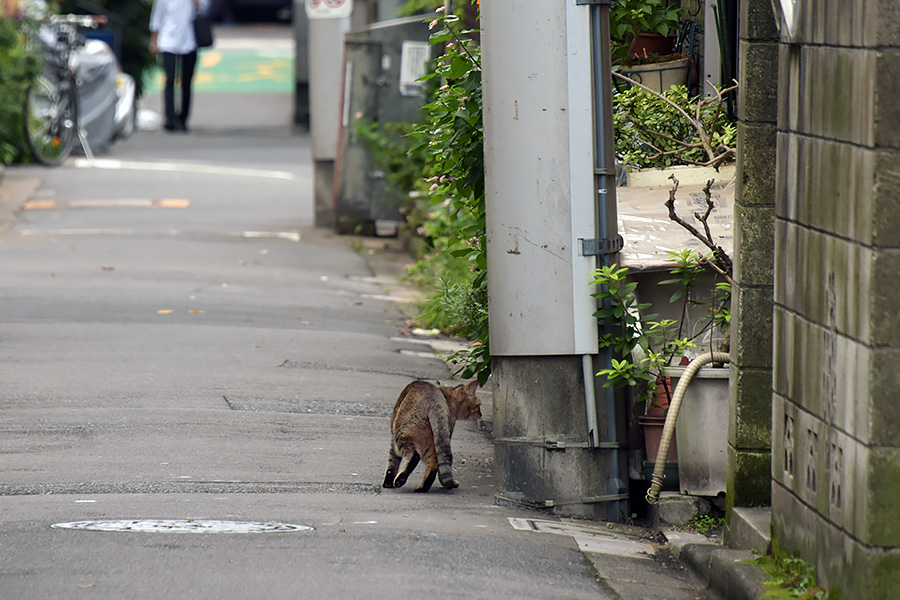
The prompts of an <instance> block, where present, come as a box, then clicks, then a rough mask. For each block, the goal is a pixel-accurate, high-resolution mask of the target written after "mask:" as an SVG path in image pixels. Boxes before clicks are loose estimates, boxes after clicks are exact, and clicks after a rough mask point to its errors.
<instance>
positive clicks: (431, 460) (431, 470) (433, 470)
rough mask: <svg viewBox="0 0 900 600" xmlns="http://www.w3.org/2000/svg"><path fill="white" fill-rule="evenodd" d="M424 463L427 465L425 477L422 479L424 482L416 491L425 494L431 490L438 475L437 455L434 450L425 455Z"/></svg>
mask: <svg viewBox="0 0 900 600" xmlns="http://www.w3.org/2000/svg"><path fill="white" fill-rule="evenodd" d="M422 461H423V462H424V463H425V475H424V476H423V477H422V481H421V482H420V483H419V485H417V486H416V488H415V490H414V491H416V492H421V493H425V492H427V491H428V490H430V489H431V485H432V484H433V483H434V477H435V475H437V474H438V469H437V466H438V463H437V455H436V454H435V452H434V449H433V448H432V449H429V450H427V451H426V452H425V453H424V456H423V457H422Z"/></svg>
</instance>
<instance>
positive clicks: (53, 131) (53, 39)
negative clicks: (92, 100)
mask: <svg viewBox="0 0 900 600" xmlns="http://www.w3.org/2000/svg"><path fill="white" fill-rule="evenodd" d="M105 22H106V19H105V17H99V16H93V15H54V16H52V17H51V18H50V21H49V23H47V24H46V25H44V26H43V27H42V28H41V30H40V31H39V32H38V35H37V41H38V42H39V43H40V45H41V47H42V49H43V51H44V52H43V53H44V56H45V59H44V68H43V71H42V73H41V74H40V75H39V76H38V77H37V79H36V80H35V81H34V83H32V85H31V86H30V88H29V89H28V92H27V94H26V96H25V113H24V114H25V140H26V141H27V143H28V147H29V148H30V149H31V152H32V153H33V154H34V156H35V158H37V159H38V160H39V161H41V162H42V163H44V164H45V165H49V166H55V165H58V164H60V163H62V162H63V161H64V160H65V159H66V158H68V156H69V155H70V154H71V153H72V149H73V148H74V146H75V140H76V139H78V140H79V141H80V142H81V146H82V148H83V150H84V153H85V156H87V157H88V159H91V158H92V154H91V150H90V146H89V145H88V141H87V135H86V134H85V132H84V130H83V129H82V128H81V126H80V125H79V123H78V93H77V85H78V84H77V79H76V74H75V68H74V66H73V65H72V55H73V53H74V52H75V51H76V50H78V48H80V47H82V46H83V45H84V43H85V39H84V36H82V35H81V33H80V29H79V28H94V27H97V26H99V25H102V24H103V23H105Z"/></svg>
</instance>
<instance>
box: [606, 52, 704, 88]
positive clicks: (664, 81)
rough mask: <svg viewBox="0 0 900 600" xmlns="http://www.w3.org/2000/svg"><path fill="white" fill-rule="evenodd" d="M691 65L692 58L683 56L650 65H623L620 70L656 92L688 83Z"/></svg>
mask: <svg viewBox="0 0 900 600" xmlns="http://www.w3.org/2000/svg"><path fill="white" fill-rule="evenodd" d="M689 65H690V59H688V58H682V59H680V60H673V61H670V62H663V63H651V64H649V65H631V66H627V67H626V66H623V67H622V68H621V69H620V70H619V72H620V73H622V75H625V76H626V77H630V78H631V79H634V80H635V81H637V82H638V83H640V84H641V85H645V86H647V87H648V88H650V89H651V90H653V91H655V92H660V93H662V92H663V91H665V90H667V89H669V88H670V87H672V86H673V85H685V84H686V83H687V74H688V66H689Z"/></svg>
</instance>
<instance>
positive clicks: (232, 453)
mask: <svg viewBox="0 0 900 600" xmlns="http://www.w3.org/2000/svg"><path fill="white" fill-rule="evenodd" d="M232 36H233V37H235V38H241V36H243V37H244V39H246V40H247V43H248V44H250V45H252V44H253V43H264V42H265V41H266V40H268V39H270V38H271V37H272V36H275V37H278V36H283V33H281V32H279V31H278V30H275V33H272V30H270V29H266V30H261V31H254V32H245V33H243V34H242V33H241V32H240V31H237V32H234V33H233V34H232ZM158 102H159V98H158V97H155V96H152V95H151V96H149V97H147V98H145V106H152V105H153V104H154V103H156V106H157V107H158ZM194 114H195V116H194V119H193V121H192V123H191V124H192V126H193V131H192V133H190V134H189V135H171V134H166V133H163V132H151V133H147V132H140V133H138V134H136V135H135V136H133V137H132V138H131V139H129V140H127V141H125V142H121V143H118V144H116V145H115V146H114V147H113V149H112V152H111V154H110V155H108V156H106V157H101V159H102V160H101V161H100V162H99V163H98V165H97V167H95V168H88V167H87V166H86V165H85V163H84V161H83V160H76V159H73V160H70V161H69V162H68V163H67V164H65V165H64V166H62V167H60V168H57V169H52V170H47V169H43V168H40V167H15V168H11V169H8V170H7V172H6V177H5V179H6V183H10V182H11V183H13V184H20V185H21V184H24V185H25V187H28V185H27V184H28V183H29V182H35V185H34V187H36V190H35V192H34V193H33V194H32V195H31V198H30V202H29V204H27V205H26V206H25V210H23V211H22V213H21V214H20V215H19V217H18V219H17V220H16V222H15V223H14V224H12V225H11V226H10V227H9V228H7V229H6V230H5V231H3V232H2V233H0V273H2V278H0V382H2V383H0V454H2V461H0V464H2V475H0V548H2V552H0V598H37V599H49V598H65V599H70V598H204V599H205V598H216V599H221V598H323V597H330V598H422V597H425V596H434V597H439V598H497V597H507V598H591V599H597V598H608V597H611V596H609V595H608V594H607V593H606V592H604V591H603V588H602V585H600V584H599V583H598V582H597V581H596V579H595V571H594V570H593V567H592V566H591V565H590V563H589V562H586V561H584V560H583V557H582V554H581V553H580V552H579V550H578V546H577V544H576V543H575V542H574V541H573V539H572V538H571V537H568V536H564V535H551V534H538V533H534V532H528V531H517V530H515V529H513V528H512V527H511V525H510V521H509V519H510V518H511V517H532V518H533V517H535V516H536V515H535V514H534V513H530V512H527V511H522V510H517V509H512V508H505V507H498V506H496V505H495V504H494V497H493V496H494V492H495V485H494V482H495V479H494V477H493V473H492V469H491V456H492V454H491V446H490V443H489V440H488V437H487V435H486V434H485V433H484V432H483V431H481V430H480V429H479V428H478V427H477V426H476V424H474V423H464V424H460V425H459V426H458V428H457V431H456V434H455V436H454V440H453V442H454V450H455V456H456V470H457V477H458V479H459V480H460V482H461V487H460V488H459V489H458V490H454V491H452V492H446V491H443V490H439V489H435V490H433V491H432V492H430V493H428V494H424V495H420V494H414V493H413V492H412V490H411V487H412V486H408V487H407V488H404V489H401V490H387V491H382V489H381V488H380V487H379V484H380V482H381V478H382V474H383V470H384V466H385V462H386V454H387V447H388V419H389V414H390V410H391V408H392V406H393V402H394V400H395V399H396V396H397V394H398V393H399V392H400V390H401V389H402V388H403V387H404V385H405V384H406V383H407V382H408V381H410V380H411V379H413V378H416V377H425V378H444V377H446V376H447V369H446V367H445V366H444V364H443V363H442V362H441V361H440V360H438V359H436V358H433V357H430V356H428V355H427V353H426V354H423V353H422V350H423V346H422V345H421V344H417V343H414V342H413V340H412V338H410V337H408V333H409V332H408V331H407V329H406V325H405V323H404V321H403V316H402V313H401V311H400V308H399V307H398V305H397V304H396V302H394V301H393V299H392V296H393V294H392V292H391V291H390V290H387V291H386V289H385V285H384V284H383V282H382V281H381V280H379V279H376V278H373V277H372V272H371V271H370V269H369V267H368V265H367V263H366V261H365V260H364V256H363V255H361V254H360V253H358V252H356V251H355V250H354V248H353V247H352V245H351V243H350V241H349V240H348V239H345V238H340V237H337V236H335V235H332V234H329V233H327V232H322V231H316V230H314V229H313V227H312V214H313V213H312V183H311V166H310V153H309V140H308V138H307V137H305V135H303V134H300V133H298V132H295V131H293V130H292V129H291V126H290V121H291V115H290V97H289V95H286V94H283V93H265V92H246V93H243V92H209V93H208V94H207V93H203V92H200V93H198V95H197V101H196V106H195V113H194ZM363 254H364V253H363ZM425 348H426V349H427V346H426V347H425ZM111 519H112V520H129V521H131V520H145V519H180V520H191V522H192V523H194V524H197V523H198V521H199V520H204V519H209V520H226V521H247V522H264V523H272V522H277V523H285V524H295V525H305V526H308V527H311V528H312V529H311V530H307V531H293V532H271V533H247V534H237V533H231V534H229V533H138V532H134V531H132V532H97V531H85V530H78V529H75V530H72V529H59V528H52V527H51V526H52V525H54V524H60V523H67V522H80V521H87V520H111ZM188 527H190V525H189V526H188Z"/></svg>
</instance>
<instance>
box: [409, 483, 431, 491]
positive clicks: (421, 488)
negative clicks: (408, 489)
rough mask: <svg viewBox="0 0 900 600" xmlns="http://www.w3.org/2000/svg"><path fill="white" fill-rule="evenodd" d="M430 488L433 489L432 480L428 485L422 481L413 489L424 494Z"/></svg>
mask: <svg viewBox="0 0 900 600" xmlns="http://www.w3.org/2000/svg"><path fill="white" fill-rule="evenodd" d="M430 489H431V483H430V482H429V483H428V485H426V484H424V483H420V484H419V485H417V486H416V487H415V488H414V489H413V491H414V492H419V493H420V494H424V493H425V492H427V491H428V490H430Z"/></svg>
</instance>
